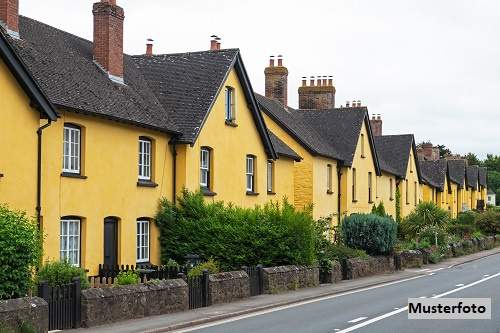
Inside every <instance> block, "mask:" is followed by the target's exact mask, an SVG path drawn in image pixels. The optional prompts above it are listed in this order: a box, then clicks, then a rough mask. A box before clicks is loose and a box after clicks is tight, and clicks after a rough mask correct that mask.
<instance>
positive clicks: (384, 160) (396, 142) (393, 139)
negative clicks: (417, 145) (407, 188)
mask: <svg viewBox="0 0 500 333" xmlns="http://www.w3.org/2000/svg"><path fill="white" fill-rule="evenodd" d="M373 140H374V141H375V147H376V149H377V154H378V157H379V162H380V167H381V169H382V170H384V171H386V172H389V173H392V174H394V175H396V176H399V177H401V178H404V177H406V170H407V169H408V161H409V158H410V151H411V150H412V145H413V142H414V140H413V135H412V134H402V135H383V136H375V137H374V138H373Z"/></svg>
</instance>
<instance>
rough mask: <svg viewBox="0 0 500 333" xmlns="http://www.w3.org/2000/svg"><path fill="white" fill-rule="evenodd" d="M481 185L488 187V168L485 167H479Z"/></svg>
mask: <svg viewBox="0 0 500 333" xmlns="http://www.w3.org/2000/svg"><path fill="white" fill-rule="evenodd" d="M479 185H481V186H484V187H487V186H488V169H487V168H484V167H479Z"/></svg>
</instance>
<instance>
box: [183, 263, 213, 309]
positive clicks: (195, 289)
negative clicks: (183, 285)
mask: <svg viewBox="0 0 500 333" xmlns="http://www.w3.org/2000/svg"><path fill="white" fill-rule="evenodd" d="M208 275H209V274H208V271H207V270H205V271H203V275H201V276H193V277H188V278H187V284H188V293H189V308H190V309H197V308H203V307H206V306H209V305H210V304H209V299H208Z"/></svg>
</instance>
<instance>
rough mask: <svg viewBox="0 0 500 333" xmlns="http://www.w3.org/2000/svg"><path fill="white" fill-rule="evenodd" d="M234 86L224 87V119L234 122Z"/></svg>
mask: <svg viewBox="0 0 500 333" xmlns="http://www.w3.org/2000/svg"><path fill="white" fill-rule="evenodd" d="M234 100H235V98H234V88H232V87H226V121H227V122H234V121H235V119H236V114H235V103H234Z"/></svg>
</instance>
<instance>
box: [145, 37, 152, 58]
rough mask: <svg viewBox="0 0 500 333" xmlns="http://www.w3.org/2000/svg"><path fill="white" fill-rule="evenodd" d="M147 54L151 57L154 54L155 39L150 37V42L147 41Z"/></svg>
mask: <svg viewBox="0 0 500 333" xmlns="http://www.w3.org/2000/svg"><path fill="white" fill-rule="evenodd" d="M146 55H147V56H149V57H151V56H152V55H153V40H152V39H151V38H148V42H147V43H146Z"/></svg>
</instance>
